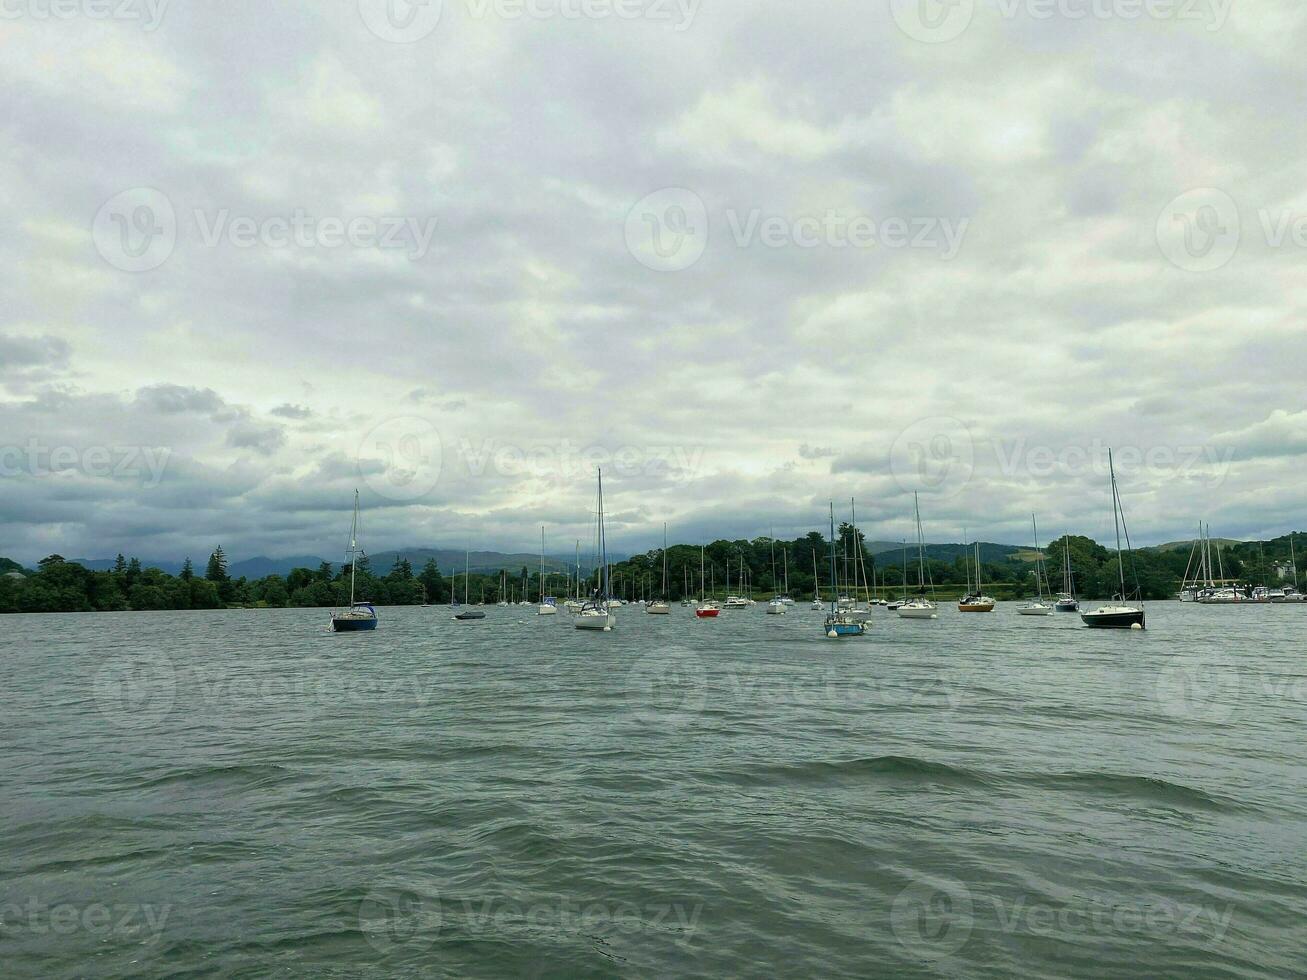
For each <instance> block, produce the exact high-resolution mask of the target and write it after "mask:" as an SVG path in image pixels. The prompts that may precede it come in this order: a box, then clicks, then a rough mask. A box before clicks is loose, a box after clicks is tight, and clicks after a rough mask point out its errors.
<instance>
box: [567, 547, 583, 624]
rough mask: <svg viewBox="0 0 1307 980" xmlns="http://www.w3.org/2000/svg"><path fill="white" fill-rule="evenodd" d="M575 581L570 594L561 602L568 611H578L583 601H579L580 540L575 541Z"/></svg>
mask: <svg viewBox="0 0 1307 980" xmlns="http://www.w3.org/2000/svg"><path fill="white" fill-rule="evenodd" d="M575 562H576V582H575V587H574V588H573V590H572V594H571V596H569V597H568V599H567V601H565V602H564V603H563V608H564V609H566V610H567V611H568V612H570V613H575V612H578V611H579V610H580V608H581V606H582V605H584V603H582V602H581V542H580V541H578V542H577V543H576V558H575Z"/></svg>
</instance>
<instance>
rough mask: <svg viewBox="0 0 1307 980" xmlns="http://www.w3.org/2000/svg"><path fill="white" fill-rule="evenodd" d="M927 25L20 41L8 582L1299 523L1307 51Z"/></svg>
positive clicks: (1224, 34)
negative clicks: (377, 560) (416, 555)
mask: <svg viewBox="0 0 1307 980" xmlns="http://www.w3.org/2000/svg"><path fill="white" fill-rule="evenodd" d="M924 3H925V7H920V6H919V5H918V4H916V3H911V4H907V3H901V2H899V0H892V2H891V0H883V2H877V3H869V4H864V3H843V2H832V3H829V4H824V5H818V6H817V7H812V6H804V5H795V4H793V3H782V2H780V0H760V2H758V3H752V4H747V5H744V4H723V3H718V2H712V0H702V2H701V3H690V2H685V3H671V2H667V3H664V2H662V0H641V2H625V0H624V2H616V0H615V2H614V3H612V4H604V3H600V2H598V0H596V2H593V3H581V2H579V0H533V2H531V3H521V4H514V3H509V2H506V0H458V2H455V0H445V2H444V3H443V4H439V3H433V4H429V5H427V6H413V7H408V6H407V5H405V4H403V3H399V4H393V5H390V6H389V7H387V5H386V4H384V3H374V2H373V0H352V2H346V3H341V4H328V5H310V4H302V5H295V4H283V5H268V4H263V3H254V2H234V3H229V4H224V5H222V6H221V7H220V8H210V7H206V6H204V5H196V4H185V5H183V4H159V3H154V4H146V3H145V2H144V0H140V2H139V3H137V4H135V5H134V6H133V5H132V4H128V5H125V6H123V7H121V8H120V9H121V10H122V11H124V12H128V13H130V12H133V11H134V12H136V13H137V14H138V15H139V16H137V17H135V18H126V19H124V18H120V17H117V16H113V17H109V18H108V19H101V18H99V17H97V16H92V15H91V11H93V10H98V9H99V8H98V6H97V5H94V4H89V3H88V4H85V5H83V6H81V7H78V6H73V7H70V8H67V9H68V10H69V11H71V13H69V14H68V15H67V16H61V17H58V18H55V17H48V16H41V14H40V12H41V11H42V10H45V9H48V5H47V6H46V7H43V6H41V5H39V4H30V5H21V4H20V5H19V6H17V7H15V8H13V9H14V10H16V11H17V12H18V15H17V16H15V17H12V18H9V19H6V20H3V21H0V44H2V45H3V50H4V51H5V57H4V59H3V60H2V61H0V85H3V87H4V90H5V92H6V102H7V105H8V107H9V112H8V113H7V120H6V122H5V124H4V125H3V126H2V127H0V217H2V218H3V221H4V227H6V228H7V229H9V233H8V234H6V235H4V236H0V269H3V270H4V271H3V273H0V383H2V384H3V387H2V388H0V431H3V433H4V435H3V437H2V438H0V444H3V457H2V458H0V465H2V466H3V467H4V474H3V481H2V482H0V494H3V500H2V501H0V503H2V504H3V506H2V507H0V554H11V555H13V556H15V557H18V558H21V559H23V560H27V561H32V560H35V559H36V558H39V557H41V556H42V555H43V554H46V553H49V552H51V551H59V552H61V553H64V554H69V555H72V554H85V555H90V556H98V555H102V554H112V553H114V552H116V551H118V550H123V551H130V552H134V553H137V554H141V555H144V556H158V557H171V556H175V555H181V554H186V553H189V554H197V555H198V554H203V553H207V550H208V549H210V548H211V547H212V546H213V545H214V544H217V543H219V542H221V543H223V545H224V547H225V548H226V549H227V551H228V552H229V553H230V554H232V555H234V556H237V557H243V556H246V555H253V554H271V555H277V554H291V553H313V552H320V553H324V554H326V553H330V554H334V553H335V551H337V550H339V546H340V545H341V544H343V540H344V537H345V533H346V530H347V523H348V511H349V508H350V507H351V505H352V492H353V489H354V488H355V487H356V486H357V487H359V488H360V489H361V491H362V494H363V501H364V507H365V522H364V526H365V543H366V545H367V546H368V547H369V548H370V549H371V550H374V551H380V550H382V549H384V548H391V547H405V546H416V545H437V544H438V545H447V546H458V545H460V544H467V545H469V546H472V547H477V548H504V549H513V550H518V549H524V548H527V549H529V548H530V547H532V545H533V542H535V541H536V540H538V533H539V532H538V528H539V525H540V524H546V525H548V526H549V528H550V536H551V541H552V544H551V547H552V548H554V549H556V550H560V551H565V550H569V549H570V546H571V541H572V540H573V539H575V538H578V537H579V538H581V539H582V540H583V541H588V540H589V536H590V531H589V527H590V522H591V517H590V515H591V512H592V510H593V507H594V501H593V497H594V487H593V476H592V474H593V470H594V468H595V467H596V465H599V464H602V465H604V466H605V475H606V490H607V500H606V504H607V509H608V511H609V515H610V532H611V536H612V540H613V542H614V545H615V547H618V548H619V549H620V550H623V551H634V550H640V549H643V548H645V547H652V546H656V545H657V544H658V543H659V542H660V541H661V537H662V527H661V525H662V523H663V522H664V521H666V522H667V523H668V524H669V525H670V526H671V532H670V533H671V535H672V537H673V538H675V539H678V540H694V539H696V538H699V537H708V538H716V537H723V536H732V537H734V536H753V535H758V534H765V533H767V532H768V530H769V529H770V528H774V529H775V531H776V533H778V534H781V533H784V534H787V535H788V534H798V533H802V532H804V531H806V530H808V529H811V528H815V527H820V526H821V525H822V521H823V515H824V513H825V507H826V501H828V500H831V499H834V500H835V501H836V502H837V508H838V509H843V510H845V511H846V510H847V500H848V498H850V497H854V496H856V497H857V498H858V515H859V522H860V523H861V524H863V525H864V526H865V528H866V530H867V532H868V535H869V536H870V537H872V538H875V539H884V540H897V539H899V538H901V537H904V536H910V535H911V533H912V530H911V527H910V524H909V523H908V522H909V520H910V515H911V508H912V497H911V491H913V490H917V491H919V492H920V493H921V506H922V511H923V518H924V519H925V521H926V533H927V536H928V537H931V538H933V539H937V540H942V539H958V538H960V537H961V535H962V531H963V529H964V528H965V529H966V530H967V534H968V536H969V537H971V538H973V539H974V538H984V539H987V540H1010V541H1024V540H1026V538H1027V537H1028V534H1029V530H1028V528H1029V520H1030V514H1031V512H1032V511H1033V512H1036V513H1038V514H1039V518H1040V524H1041V528H1043V529H1047V531H1048V534H1049V535H1051V534H1056V533H1060V532H1061V531H1062V530H1063V529H1070V530H1074V531H1078V532H1082V533H1087V534H1091V535H1093V536H1096V537H1100V538H1101V539H1106V537H1107V536H1108V535H1109V534H1110V530H1111V507H1110V498H1109V496H1108V493H1107V486H1106V474H1105V456H1106V447H1107V446H1112V447H1114V449H1115V450H1116V452H1117V454H1118V462H1119V463H1120V466H1119V476H1120V479H1121V484H1122V491H1123V495H1124V498H1125V502H1126V506H1127V508H1128V514H1129V517H1130V521H1131V529H1132V533H1133V534H1134V536H1135V538H1136V539H1137V540H1139V541H1143V542H1159V541H1164V540H1173V539H1177V538H1181V537H1185V536H1187V535H1189V534H1190V533H1191V532H1192V527H1193V525H1194V524H1195V522H1196V521H1197V520H1199V519H1200V518H1202V519H1206V520H1208V521H1210V522H1211V524H1212V527H1213V533H1219V534H1221V535H1223V536H1244V535H1254V534H1261V533H1282V532H1283V531H1284V530H1287V529H1288V528H1289V527H1292V526H1294V525H1295V522H1297V521H1298V519H1299V515H1300V514H1301V512H1302V505H1303V502H1304V494H1303V492H1302V491H1301V490H1300V488H1299V484H1300V482H1301V481H1300V480H1299V478H1298V477H1299V474H1300V472H1301V464H1302V457H1303V455H1304V454H1307V438H1304V436H1303V432H1304V431H1305V430H1304V426H1303V422H1304V419H1307V405H1305V404H1304V401H1305V400H1307V396H1305V395H1304V389H1303V386H1302V383H1301V371H1300V367H1299V365H1300V363H1301V360H1300V358H1299V357H1298V356H1297V353H1298V351H1299V349H1300V348H1301V346H1302V342H1303V336H1304V334H1303V327H1302V323H1303V304H1304V287H1303V285H1302V283H1303V282H1304V277H1303V275H1302V270H1303V267H1304V259H1307V179H1305V178H1304V177H1303V175H1302V168H1301V160H1302V159H1303V157H1304V151H1305V150H1307V147H1305V146H1304V143H1305V142H1307V136H1304V135H1302V134H1301V132H1300V129H1301V128H1300V127H1296V126H1294V125H1293V124H1292V122H1293V120H1294V119H1295V118H1296V102H1297V99H1298V97H1297V93H1298V92H1300V91H1302V89H1303V83H1304V82H1305V81H1307V78H1304V75H1307V66H1305V65H1304V63H1303V61H1302V59H1301V57H1300V56H1299V52H1300V51H1301V50H1302V42H1303V41H1304V40H1307V11H1304V9H1303V8H1302V6H1301V5H1300V4H1298V3H1295V2H1292V0H1283V2H1273V0H1266V2H1263V3H1259V4H1257V5H1256V7H1255V8H1254V7H1253V6H1251V5H1247V4H1225V3H1219V2H1216V0H1208V2H1206V3H1199V4H1197V5H1183V4H1177V5H1174V9H1172V8H1171V7H1166V5H1150V6H1149V7H1148V10H1149V11H1152V13H1147V12H1145V13H1142V14H1141V13H1139V12H1138V10H1137V7H1138V5H1134V4H1128V3H1124V2H1122V3H1119V4H1113V3H1112V2H1110V0H1100V2H1096V3H1093V4H1090V3H1088V2H1086V3H1083V4H1082V3H1077V2H1074V0H1065V2H1062V3H1060V4H1054V5H1053V6H1052V7H1051V8H1049V7H1048V6H1047V5H1044V4H1030V3H1022V2H1016V0H1002V2H998V0H995V2H993V3H989V2H983V0H982V2H978V3H974V4H971V3H963V4H961V5H959V6H958V7H957V8H956V9H958V10H961V11H962V12H964V13H965V14H966V15H967V16H966V18H965V21H966V22H965V24H964V23H963V22H962V20H957V21H952V20H932V19H930V18H927V19H926V20H920V18H918V20H916V21H914V20H913V17H915V16H917V14H916V13H914V11H917V12H919V11H920V10H923V9H926V10H927V12H929V10H928V8H930V6H931V4H933V3H935V0H924ZM1163 8H1165V10H1166V11H1169V13H1167V12H1165V11H1164V10H1163ZM945 9H946V8H944V7H940V8H939V10H940V11H944V10H945ZM947 9H954V8H947ZM1049 9H1051V10H1052V13H1051V15H1048V16H1045V15H1044V12H1045V11H1047V10H1049ZM387 10H389V11H390V15H396V12H398V15H401V16H399V18H398V19H387V16H388V15H387ZM605 11H606V13H605ZM1182 11H1189V14H1186V15H1182ZM1132 12H1133V13H1132ZM437 13H438V14H439V16H438V18H435V17H434V15H435V14H437ZM409 15H411V16H409ZM931 24H934V25H936V26H935V27H933V28H932V27H931V26H930V25H931ZM959 28H960V29H959ZM923 31H925V34H924V35H923ZM931 31H933V32H934V33H933V34H932V33H931ZM955 31H956V34H955V35H954V32H955ZM418 35H420V36H418ZM837 514H838V511H837Z"/></svg>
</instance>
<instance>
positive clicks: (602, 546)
mask: <svg viewBox="0 0 1307 980" xmlns="http://www.w3.org/2000/svg"><path fill="white" fill-rule="evenodd" d="M599 560H600V561H602V562H603V576H602V579H601V585H600V588H601V590H602V598H603V602H604V606H605V608H606V607H607V605H608V537H607V535H606V534H605V533H604V471H603V469H602V468H600V470H599Z"/></svg>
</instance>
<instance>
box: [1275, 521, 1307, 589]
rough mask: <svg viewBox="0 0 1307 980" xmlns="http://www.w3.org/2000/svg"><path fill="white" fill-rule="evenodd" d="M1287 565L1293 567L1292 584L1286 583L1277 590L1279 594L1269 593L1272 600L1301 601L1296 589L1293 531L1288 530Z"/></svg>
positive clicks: (1296, 571)
mask: <svg viewBox="0 0 1307 980" xmlns="http://www.w3.org/2000/svg"><path fill="white" fill-rule="evenodd" d="M1289 566H1290V567H1291V568H1292V569H1293V585H1286V586H1285V587H1284V588H1282V589H1280V590H1279V595H1276V594H1275V593H1274V592H1272V593H1271V601H1272V602H1302V601H1303V599H1304V597H1303V594H1302V593H1301V592H1299V591H1298V556H1297V555H1296V554H1295V553H1294V550H1293V532H1292V531H1290V532H1289Z"/></svg>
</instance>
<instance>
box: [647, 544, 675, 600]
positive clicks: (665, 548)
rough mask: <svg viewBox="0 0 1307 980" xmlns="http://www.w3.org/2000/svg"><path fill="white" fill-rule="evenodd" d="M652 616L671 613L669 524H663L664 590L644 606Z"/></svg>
mask: <svg viewBox="0 0 1307 980" xmlns="http://www.w3.org/2000/svg"><path fill="white" fill-rule="evenodd" d="M644 611H645V612H647V613H648V614H649V615H650V616H666V615H668V614H670V613H671V611H672V607H671V604H670V603H668V601H667V525H666V524H664V525H663V591H662V592H661V593H660V594H659V597H658V598H657V599H655V600H654V601H653V602H651V603H649V604H648V605H647V606H645V607H644Z"/></svg>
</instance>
